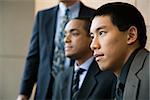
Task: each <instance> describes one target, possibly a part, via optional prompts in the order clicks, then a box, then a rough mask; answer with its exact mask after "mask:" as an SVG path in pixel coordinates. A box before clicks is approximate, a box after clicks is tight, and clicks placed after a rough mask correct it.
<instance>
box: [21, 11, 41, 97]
mask: <svg viewBox="0 0 150 100" xmlns="http://www.w3.org/2000/svg"><path fill="white" fill-rule="evenodd" d="M38 22H39V14H37V17H36V20H35V25H34V28H33V32H32V37H31V40H30V46H29V52H28V55H27V58H26V62H25V69H24V73H23V78H22V83H21V89H20V94H23V95H26V96H29V97H30V95H31V92H32V89H33V86H34V83H35V82H36V81H37V72H38V67H39V32H38V29H39V28H38V25H39V23H38Z"/></svg>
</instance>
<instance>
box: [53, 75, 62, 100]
mask: <svg viewBox="0 0 150 100" xmlns="http://www.w3.org/2000/svg"><path fill="white" fill-rule="evenodd" d="M62 75H63V73H59V74H58V76H57V77H56V79H55V82H54V86H53V96H52V100H62V96H61V85H62V84H63V82H62V79H63V77H62Z"/></svg>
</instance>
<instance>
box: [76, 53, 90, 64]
mask: <svg viewBox="0 0 150 100" xmlns="http://www.w3.org/2000/svg"><path fill="white" fill-rule="evenodd" d="M90 57H92V53H89V54H88V55H86V56H85V57H80V58H78V59H77V60H76V62H77V64H78V65H81V64H83V63H84V62H85V61H87V60H88V59H89V58H90Z"/></svg>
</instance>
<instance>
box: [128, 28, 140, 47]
mask: <svg viewBox="0 0 150 100" xmlns="http://www.w3.org/2000/svg"><path fill="white" fill-rule="evenodd" d="M137 37H138V34H137V28H136V27H135V26H131V27H130V28H129V29H128V34H127V44H129V45H130V44H133V43H135V42H136V41H137Z"/></svg>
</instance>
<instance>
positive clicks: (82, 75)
mask: <svg viewBox="0 0 150 100" xmlns="http://www.w3.org/2000/svg"><path fill="white" fill-rule="evenodd" d="M93 60H94V57H91V58H89V59H88V60H86V61H85V62H84V63H83V64H81V65H77V62H75V64H74V70H75V71H76V70H78V69H79V68H82V69H85V71H84V72H83V73H82V74H81V75H80V79H79V89H80V88H81V86H82V83H83V81H84V78H85V76H86V74H87V71H88V70H89V67H90V65H91V63H92V62H93Z"/></svg>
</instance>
